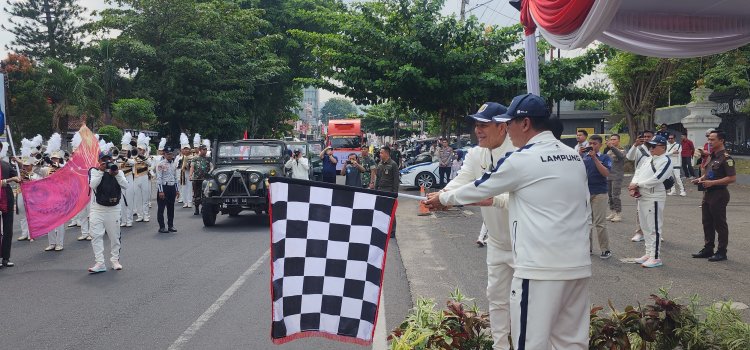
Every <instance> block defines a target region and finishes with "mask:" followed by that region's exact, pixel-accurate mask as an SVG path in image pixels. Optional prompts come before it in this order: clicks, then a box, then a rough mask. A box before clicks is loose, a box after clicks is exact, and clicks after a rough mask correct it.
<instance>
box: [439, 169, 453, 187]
mask: <svg viewBox="0 0 750 350" xmlns="http://www.w3.org/2000/svg"><path fill="white" fill-rule="evenodd" d="M438 176H440V179H439V180H438V184H440V185H441V186H445V185H447V184H448V181H450V180H451V167H449V166H441V167H438ZM443 176H445V182H443Z"/></svg>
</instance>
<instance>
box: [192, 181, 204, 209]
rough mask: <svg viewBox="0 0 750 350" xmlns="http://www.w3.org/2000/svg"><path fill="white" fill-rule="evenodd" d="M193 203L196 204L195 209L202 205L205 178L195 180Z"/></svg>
mask: <svg viewBox="0 0 750 350" xmlns="http://www.w3.org/2000/svg"><path fill="white" fill-rule="evenodd" d="M192 184H193V204H194V205H195V211H198V206H199V205H201V199H203V180H193V182H192Z"/></svg>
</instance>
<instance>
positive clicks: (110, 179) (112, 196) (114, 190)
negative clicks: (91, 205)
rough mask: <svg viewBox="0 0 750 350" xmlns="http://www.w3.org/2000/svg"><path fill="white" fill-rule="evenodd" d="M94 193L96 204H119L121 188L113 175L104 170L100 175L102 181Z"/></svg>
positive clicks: (107, 205)
mask: <svg viewBox="0 0 750 350" xmlns="http://www.w3.org/2000/svg"><path fill="white" fill-rule="evenodd" d="M94 195H96V203H97V204H99V205H103V206H105V207H114V206H116V205H118V204H120V198H121V197H122V189H121V188H120V184H119V183H118V182H117V179H115V177H114V176H112V175H110V174H109V173H108V172H104V174H103V175H102V182H101V183H99V186H97V187H96V191H94ZM126 205H127V203H126Z"/></svg>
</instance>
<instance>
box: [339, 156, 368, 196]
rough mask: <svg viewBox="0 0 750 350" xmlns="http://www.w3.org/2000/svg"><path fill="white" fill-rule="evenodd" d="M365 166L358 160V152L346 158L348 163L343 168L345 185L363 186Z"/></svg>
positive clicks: (342, 173)
mask: <svg viewBox="0 0 750 350" xmlns="http://www.w3.org/2000/svg"><path fill="white" fill-rule="evenodd" d="M365 171H366V170H365V167H363V166H362V165H361V164H359V161H358V160H357V154H356V153H351V154H349V159H347V160H346V165H344V167H343V168H341V175H342V176H344V177H345V179H346V181H345V183H344V184H345V185H347V186H355V187H360V188H361V187H362V173H364V172H365Z"/></svg>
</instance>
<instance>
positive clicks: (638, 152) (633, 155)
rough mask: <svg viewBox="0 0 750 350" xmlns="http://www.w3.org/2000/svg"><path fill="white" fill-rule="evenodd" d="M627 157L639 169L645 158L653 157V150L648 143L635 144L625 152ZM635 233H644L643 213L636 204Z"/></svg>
mask: <svg viewBox="0 0 750 350" xmlns="http://www.w3.org/2000/svg"><path fill="white" fill-rule="evenodd" d="M625 158H627V159H629V160H632V161H633V162H634V163H635V168H636V169H637V168H638V167H639V166H640V165H641V163H642V162H643V161H644V160H648V159H649V158H651V152H649V151H648V147H646V144H642V145H640V146H637V147H636V146H635V145H633V146H630V148H629V149H628V153H626V154H625ZM635 234H636V236H638V235H642V234H643V229H641V215H640V213H639V212H638V206H636V215H635ZM633 238H635V237H633ZM634 241H636V240H634Z"/></svg>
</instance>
